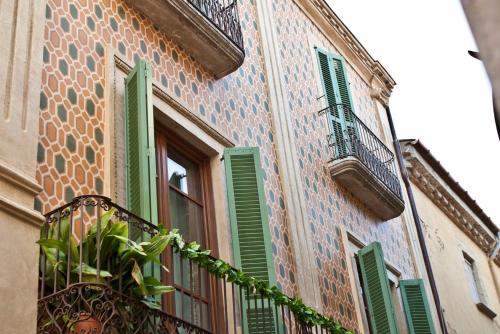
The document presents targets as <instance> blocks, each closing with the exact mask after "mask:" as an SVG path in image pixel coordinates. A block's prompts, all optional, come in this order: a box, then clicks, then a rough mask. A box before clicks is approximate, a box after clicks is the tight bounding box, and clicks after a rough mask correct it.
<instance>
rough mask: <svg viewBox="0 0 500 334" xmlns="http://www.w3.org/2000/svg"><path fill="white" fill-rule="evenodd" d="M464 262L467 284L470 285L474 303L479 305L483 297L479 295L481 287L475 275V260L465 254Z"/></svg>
mask: <svg viewBox="0 0 500 334" xmlns="http://www.w3.org/2000/svg"><path fill="white" fill-rule="evenodd" d="M464 262H465V275H466V276H467V282H468V283H469V288H470V290H471V293H472V300H473V301H474V303H476V304H477V303H479V302H480V301H481V297H480V294H479V287H478V282H477V278H476V273H475V268H474V267H475V266H474V260H473V259H472V258H471V257H469V256H468V255H467V254H465V253H464Z"/></svg>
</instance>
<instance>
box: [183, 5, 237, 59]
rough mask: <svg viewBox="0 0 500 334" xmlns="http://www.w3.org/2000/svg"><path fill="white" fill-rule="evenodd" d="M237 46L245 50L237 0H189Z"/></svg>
mask: <svg viewBox="0 0 500 334" xmlns="http://www.w3.org/2000/svg"><path fill="white" fill-rule="evenodd" d="M188 1H189V3H191V4H192V5H193V6H194V7H195V8H196V9H198V11H199V12H200V13H202V14H203V16H205V17H206V18H207V19H208V20H209V21H210V22H212V23H213V24H214V25H215V26H216V27H217V28H219V30H220V31H222V32H223V33H224V35H226V37H227V38H229V39H230V40H231V41H232V42H233V43H234V44H236V46H238V47H239V48H240V49H241V50H243V35H242V33H241V26H240V19H239V16H238V4H237V0H188Z"/></svg>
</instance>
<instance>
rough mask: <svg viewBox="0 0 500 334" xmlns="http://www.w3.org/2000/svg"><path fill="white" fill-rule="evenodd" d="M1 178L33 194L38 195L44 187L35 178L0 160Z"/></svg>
mask: <svg viewBox="0 0 500 334" xmlns="http://www.w3.org/2000/svg"><path fill="white" fill-rule="evenodd" d="M0 179H4V180H5V181H7V182H9V183H11V184H13V185H15V186H18V187H19V188H21V189H22V190H24V191H25V192H27V193H29V194H31V195H37V194H38V193H39V192H40V191H42V187H41V186H40V185H39V184H38V183H37V182H36V180H35V179H32V178H30V177H28V176H26V175H24V174H22V173H21V172H19V171H17V170H15V169H14V168H12V167H10V166H7V165H5V164H4V163H2V162H0Z"/></svg>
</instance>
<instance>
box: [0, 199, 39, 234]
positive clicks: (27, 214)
mask: <svg viewBox="0 0 500 334" xmlns="http://www.w3.org/2000/svg"><path fill="white" fill-rule="evenodd" d="M0 210H2V211H5V212H8V213H10V214H11V215H12V216H15V217H17V218H19V219H22V220H24V221H26V222H27V223H30V224H32V225H35V226H37V227H40V226H42V223H43V222H44V220H45V217H44V216H42V214H41V213H39V212H38V211H35V210H32V209H28V208H26V207H25V206H22V205H19V204H17V203H16V202H14V201H11V200H10V199H8V198H6V197H4V196H2V195H0Z"/></svg>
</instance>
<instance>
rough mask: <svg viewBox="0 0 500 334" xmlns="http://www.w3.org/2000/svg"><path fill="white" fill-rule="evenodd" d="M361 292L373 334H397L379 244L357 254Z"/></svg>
mask: <svg viewBox="0 0 500 334" xmlns="http://www.w3.org/2000/svg"><path fill="white" fill-rule="evenodd" d="M358 257H359V264H360V268H361V276H362V279H363V290H364V292H365V296H366V302H367V304H368V305H367V306H368V313H369V315H370V325H371V329H372V333H373V334H397V333H398V329H397V326H396V317H395V314H394V306H393V304H392V298H391V292H390V288H389V280H388V278H387V271H386V268H385V262H384V255H383V254H382V247H381V246H380V243H378V242H374V243H372V244H370V245H368V246H366V247H364V248H363V249H361V250H360V251H359V253H358Z"/></svg>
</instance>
